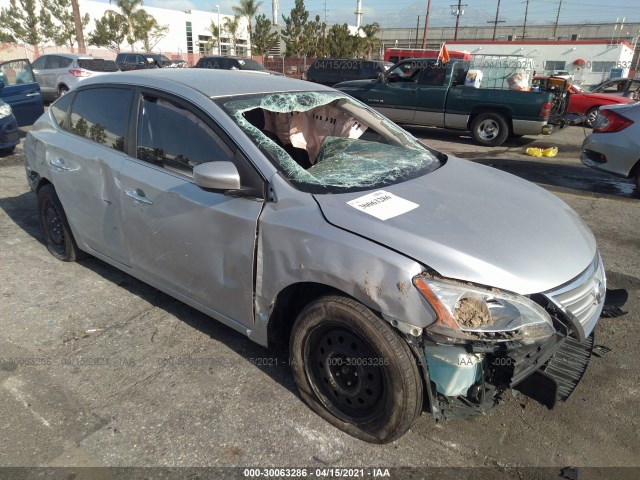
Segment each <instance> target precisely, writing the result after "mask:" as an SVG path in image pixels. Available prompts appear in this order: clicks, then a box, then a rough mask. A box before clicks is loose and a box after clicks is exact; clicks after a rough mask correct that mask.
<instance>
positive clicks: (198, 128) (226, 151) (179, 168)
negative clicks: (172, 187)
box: [137, 95, 233, 177]
mask: <svg viewBox="0 0 640 480" xmlns="http://www.w3.org/2000/svg"><path fill="white" fill-rule="evenodd" d="M137 158H138V159H139V160H143V161H145V162H149V163H152V164H154V165H157V166H159V167H163V168H166V169H167V170H172V171H174V172H176V173H180V174H182V175H186V176H189V177H190V176H192V170H193V167H194V166H196V165H198V164H200V163H206V162H212V161H216V160H227V161H232V160H233V152H232V151H231V149H230V148H229V147H227V145H225V143H224V142H223V141H222V139H221V138H220V137H219V136H218V135H217V134H216V133H215V132H214V131H213V130H212V129H211V127H209V126H208V125H207V124H206V123H205V122H204V121H203V120H201V119H200V118H199V117H198V116H197V115H196V114H194V113H193V112H192V111H191V110H187V109H186V108H184V107H182V106H181V105H179V104H177V103H174V102H171V101H169V100H166V99H164V98H159V97H154V96H152V95H145V96H144V97H143V99H142V102H141V104H140V109H139V113H138V147H137Z"/></svg>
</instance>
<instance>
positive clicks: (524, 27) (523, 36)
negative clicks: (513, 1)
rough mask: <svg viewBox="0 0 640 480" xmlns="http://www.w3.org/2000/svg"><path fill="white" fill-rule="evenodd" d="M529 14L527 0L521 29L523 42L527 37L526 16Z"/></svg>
mask: <svg viewBox="0 0 640 480" xmlns="http://www.w3.org/2000/svg"><path fill="white" fill-rule="evenodd" d="M528 13H529V0H527V5H526V6H525V7H524V25H523V27H522V39H523V40H524V39H525V37H526V35H527V14H528Z"/></svg>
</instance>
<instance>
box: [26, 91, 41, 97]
mask: <svg viewBox="0 0 640 480" xmlns="http://www.w3.org/2000/svg"><path fill="white" fill-rule="evenodd" d="M26 96H27V97H39V96H40V92H33V93H27V95H26Z"/></svg>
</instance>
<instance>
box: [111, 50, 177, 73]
mask: <svg viewBox="0 0 640 480" xmlns="http://www.w3.org/2000/svg"><path fill="white" fill-rule="evenodd" d="M174 63H175V62H173V61H172V60H170V59H169V58H167V57H166V56H165V55H162V54H161V53H144V52H142V53H135V52H128V53H119V54H118V56H117V57H116V64H118V67H120V70H122V71H126V70H141V69H145V68H165V67H173V66H174Z"/></svg>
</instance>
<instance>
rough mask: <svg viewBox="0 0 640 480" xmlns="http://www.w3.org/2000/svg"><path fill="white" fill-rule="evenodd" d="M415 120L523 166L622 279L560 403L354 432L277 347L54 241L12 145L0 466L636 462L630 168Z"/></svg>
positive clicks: (636, 275)
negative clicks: (614, 305)
mask: <svg viewBox="0 0 640 480" xmlns="http://www.w3.org/2000/svg"><path fill="white" fill-rule="evenodd" d="M412 133H414V134H415V135H416V136H418V137H420V138H422V139H424V140H425V142H426V143H427V144H429V145H431V146H433V147H434V148H436V149H439V150H442V151H444V152H445V153H450V154H456V155H459V156H462V157H464V158H469V159H471V160H473V161H477V162H481V163H485V164H489V165H492V166H495V167H496V168H501V169H504V170H506V171H508V172H511V173H514V174H516V175H519V176H523V177H524V178H528V179H530V180H533V181H536V182H537V183H539V184H541V185H543V186H545V187H546V188H548V189H550V190H551V191H553V192H554V193H555V194H557V195H558V196H559V197H560V198H562V199H563V200H564V201H566V202H567V203H568V204H569V205H570V206H571V207H573V208H574V209H575V210H576V211H577V212H578V213H579V214H580V215H581V216H582V218H583V219H584V220H585V221H586V223H587V224H588V225H589V227H590V228H591V229H592V231H593V232H594V234H595V236H596V239H597V242H598V246H599V248H600V250H601V253H602V256H603V259H604V262H605V266H606V270H607V277H608V282H609V285H608V286H609V288H623V289H626V290H627V291H628V294H629V300H628V302H627V305H626V307H625V308H624V309H625V310H627V311H628V312H629V313H628V314H627V315H625V316H622V317H619V318H611V319H601V320H600V322H599V324H598V327H597V329H596V344H598V345H604V346H606V347H608V348H609V349H611V351H610V352H609V353H607V354H606V355H604V356H602V357H593V358H592V360H591V364H590V366H589V369H588V370H587V373H586V375H585V377H584V378H583V381H582V382H581V384H580V385H579V386H578V388H577V390H576V391H575V393H574V394H573V396H572V397H571V398H570V399H569V401H568V402H566V403H564V404H560V405H559V406H558V407H557V408H555V409H554V410H551V411H550V410H547V409H546V408H545V407H543V406H541V405H539V404H537V403H536V402H534V401H532V400H530V399H528V398H526V397H523V396H520V395H515V394H512V393H511V392H508V393H507V394H506V395H505V396H504V402H505V404H504V405H503V406H502V407H500V408H498V409H496V410H494V411H493V412H492V413H490V414H488V415H485V416H478V417H473V418H468V419H464V420H451V421H447V422H439V423H436V422H435V421H434V420H433V419H432V418H431V417H430V416H429V415H427V414H423V415H422V416H421V417H420V418H419V419H418V421H417V422H416V423H415V424H414V427H413V428H412V429H411V430H410V431H409V433H408V434H406V435H405V436H403V437H402V438H400V439H399V440H397V441H395V442H393V443H391V444H388V445H382V446H377V445H370V444H367V443H364V442H361V441H359V440H355V439H354V438H352V437H349V436H348V435H346V434H344V433H342V432H341V431H338V430H336V429H335V428H333V427H332V426H330V425H329V424H328V423H326V422H324V421H323V420H322V419H321V418H320V417H318V416H317V415H315V414H314V413H312V412H311V410H310V409H309V408H307V407H306V406H305V405H304V403H303V402H302V400H301V399H300V397H299V395H298V393H297V391H296V388H295V385H294V382H293V378H292V376H291V372H290V367H289V364H288V360H287V356H286V354H285V353H283V352H274V351H270V350H266V349H263V348H262V347H259V346H257V345H255V344H253V343H252V342H251V341H250V340H248V339H247V338H245V337H244V336H242V335H240V334H238V333H236V332H234V331H232V330H231V329H229V328H226V327H224V326H223V325H221V324H219V323H217V322H216V321H214V320H212V319H210V318H208V317H206V316H205V315H203V314H201V313H199V312H197V311H195V310H193V309H191V308H190V307H187V306H186V305H184V304H182V303H180V302H178V301H177V300H174V299H172V298H171V297H169V296H167V295H165V294H163V293H161V292H159V291H157V290H155V289H153V288H151V287H149V286H147V285H145V284H143V283H141V282H139V281H137V280H135V279H134V278H132V277H130V276H128V275H126V274H124V273H122V272H120V271H118V270H116V269H114V268H112V267H110V266H108V265H106V264H104V263H102V262H101V261H99V260H96V259H92V258H89V259H86V260H83V261H81V262H80V263H76V264H68V263H62V262H59V261H58V260H56V259H55V258H53V257H52V256H51V255H50V254H49V253H48V252H47V250H46V248H45V246H44V245H43V237H42V233H41V231H40V227H39V224H38V219H37V214H36V198H35V194H34V193H32V192H31V191H30V190H29V189H28V186H27V183H26V179H25V172H24V168H23V155H22V151H21V150H20V149H18V150H17V151H16V153H15V154H14V155H12V156H8V157H0V329H1V331H2V335H0V418H2V419H3V421H2V422H0V438H2V439H3V442H2V443H3V447H2V449H0V466H138V467H141V466H260V467H267V466H273V467H283V466H286V467H295V466H306V467H327V466H349V467H357V466H363V467H370V466H374V465H375V466H384V467H400V466H413V467H427V466H429V467H438V466H440V467H444V466H489V467H506V466H533V467H535V466H553V467H558V468H560V467H565V466H568V465H572V466H578V467H584V466H599V467H610V466H636V467H640V445H639V444H638V442H637V438H638V435H637V432H638V428H639V425H638V423H639V422H638V420H639V418H640V362H639V360H638V359H639V358H640V347H639V338H640V323H639V320H640V315H639V314H638V312H639V311H640V255H639V252H640V238H639V237H640V235H639V233H640V227H639V226H640V200H638V199H637V198H635V197H636V196H637V193H636V192H635V191H634V188H633V184H632V183H631V182H630V181H625V180H618V179H614V178H612V177H610V176H608V175H606V174H600V173H598V172H595V171H593V170H590V169H588V168H586V167H584V166H582V165H581V164H580V163H579V161H578V160H577V158H578V156H579V147H580V144H581V142H582V139H583V138H584V136H583V131H582V129H580V128H577V127H571V128H569V129H566V130H565V131H562V132H560V133H559V134H557V135H554V136H552V137H550V138H537V139H534V138H526V137H525V138H523V139H518V140H514V141H512V142H510V143H508V144H506V145H504V146H503V147H498V148H494V149H491V148H486V147H478V146H477V145H474V144H473V143H472V142H471V140H470V139H469V138H466V137H464V136H461V135H460V133H448V132H443V131H437V130H429V129H419V130H418V129H416V130H412ZM532 143H536V144H543V143H544V144H553V145H558V146H559V150H560V152H559V155H558V157H556V158H553V159H539V158H533V157H527V156H525V155H523V154H522V151H523V149H524V147H526V146H529V145H531V144H532ZM505 201H508V199H505ZM495 215H496V216H499V215H500V212H495ZM522 215H523V216H526V215H527V212H526V211H523V212H522ZM490 221H491V219H490V218H487V222H490ZM540 261H544V259H540ZM581 478H582V477H581Z"/></svg>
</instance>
